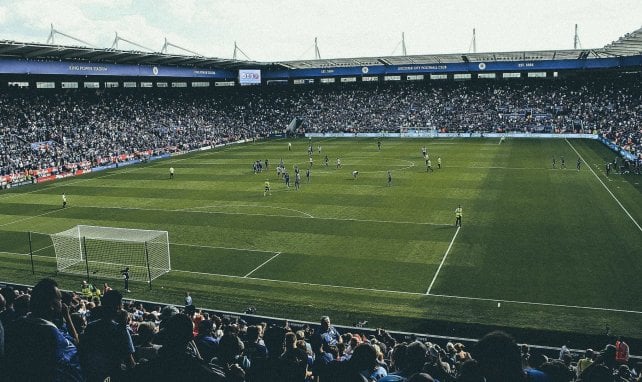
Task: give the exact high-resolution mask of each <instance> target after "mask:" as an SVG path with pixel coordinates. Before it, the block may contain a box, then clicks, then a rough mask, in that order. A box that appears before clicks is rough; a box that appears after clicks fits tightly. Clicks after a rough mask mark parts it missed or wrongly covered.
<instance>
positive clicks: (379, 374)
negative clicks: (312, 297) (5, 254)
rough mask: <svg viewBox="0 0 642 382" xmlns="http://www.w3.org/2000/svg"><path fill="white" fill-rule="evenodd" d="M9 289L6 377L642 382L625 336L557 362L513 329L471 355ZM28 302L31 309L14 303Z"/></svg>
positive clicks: (323, 324) (448, 347)
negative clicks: (521, 342) (513, 333)
mask: <svg viewBox="0 0 642 382" xmlns="http://www.w3.org/2000/svg"><path fill="white" fill-rule="evenodd" d="M0 295H1V296H2V299H0V307H1V308H2V309H1V311H0V323H1V325H2V327H4V328H5V333H4V336H5V337H4V340H5V341H4V343H5V345H6V351H5V352H4V353H3V352H2V350H3V349H0V371H1V372H0V380H3V381H5V380H6V381H14V380H23V381H84V380H87V381H98V380H99V381H105V380H111V381H148V380H149V381H175V380H179V379H181V378H187V379H188V380H194V381H196V380H198V381H200V380H203V381H239V382H240V381H264V382H284V381H285V382H288V381H302V382H303V381H320V382H327V381H331V382H343V381H346V382H347V381H382V382H390V381H433V380H434V381H444V382H448V381H496V382H505V381H560V382H561V381H564V382H570V381H618V382H620V381H628V382H632V381H640V380H642V379H641V378H642V377H640V376H639V375H638V373H639V365H638V364H635V361H634V360H633V358H631V359H629V358H628V345H626V343H625V340H624V339H621V338H620V339H618V341H617V342H615V344H605V347H604V349H603V350H601V351H593V350H591V349H589V350H587V351H586V352H585V353H584V354H577V353H573V352H571V351H570V350H569V349H568V348H567V347H566V346H565V345H564V346H562V347H561V350H560V351H559V356H557V354H555V355H553V356H551V357H550V358H549V357H547V356H545V355H544V354H543V353H541V352H537V350H535V349H532V348H529V347H528V346H525V345H523V346H521V348H520V347H519V346H518V345H517V344H516V342H515V340H514V339H513V338H512V337H511V336H509V335H508V334H506V333H504V332H492V333H488V334H487V335H485V336H483V337H482V338H481V339H480V340H479V341H478V342H477V343H475V344H471V346H470V347H471V349H470V352H469V349H467V347H466V346H465V345H464V344H462V343H453V341H443V343H441V344H439V343H436V342H427V341H419V340H415V339H411V340H408V341H403V340H399V339H398V338H396V337H395V336H393V335H391V334H390V333H388V332H386V331H385V330H381V329H378V330H377V331H376V332H374V333H373V332H368V331H364V330H360V329H359V328H352V330H350V332H345V333H343V334H340V333H339V331H338V330H337V329H335V328H334V327H333V326H332V325H331V324H330V318H329V317H322V318H321V321H320V325H319V326H311V325H303V326H301V327H295V326H293V325H292V326H290V325H289V324H287V323H286V324H285V325H269V324H267V323H265V322H257V324H250V325H248V323H247V322H245V321H244V320H243V319H230V318H229V317H219V316H217V315H215V314H213V313H210V312H205V311H202V310H196V309H195V308H194V307H193V305H190V306H186V307H184V308H183V309H182V310H179V309H178V308H176V307H174V306H165V307H162V308H161V307H160V306H150V307H146V306H145V305H144V304H141V303H136V302H133V301H129V302H128V301H123V300H122V295H121V294H120V293H119V292H118V291H116V290H111V291H109V292H107V293H105V294H104V295H103V296H102V297H101V298H99V297H96V296H94V297H92V298H86V297H85V296H84V295H83V294H82V293H80V292H64V291H63V292H61V291H60V290H59V289H58V287H57V284H56V282H55V281H54V280H51V279H43V280H41V281H40V282H39V283H38V284H37V285H36V286H35V287H34V288H33V289H31V288H18V287H17V288H15V289H14V288H12V287H8V286H6V287H4V288H2V289H1V290H0ZM21 299H22V300H24V299H30V304H29V305H28V306H29V308H27V309H24V310H22V309H19V308H18V307H17V306H16V305H18V304H16V303H11V304H7V303H6V301H16V302H17V301H19V300H21ZM159 328H160V330H159ZM339 330H342V331H343V329H339ZM107 333H109V336H108V337H105V338H103V339H102V340H98V339H99V338H100V336H104V335H106V334H107ZM1 334H2V331H0V335H1ZM335 334H336V335H337V336H335ZM0 344H3V341H2V338H0ZM625 353H626V354H625ZM3 354H4V355H3ZM548 354H549V355H551V354H550V353H548ZM625 355H626V357H624V356H625ZM106 378H107V379H106Z"/></svg>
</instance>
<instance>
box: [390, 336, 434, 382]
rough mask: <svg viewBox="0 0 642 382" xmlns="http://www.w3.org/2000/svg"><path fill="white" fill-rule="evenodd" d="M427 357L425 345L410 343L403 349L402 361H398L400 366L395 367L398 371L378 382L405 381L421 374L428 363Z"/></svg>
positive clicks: (416, 342)
mask: <svg viewBox="0 0 642 382" xmlns="http://www.w3.org/2000/svg"><path fill="white" fill-rule="evenodd" d="M400 349H403V348H400ZM399 351H402V350H399ZM427 355H428V348H427V347H426V345H424V344H423V343H421V342H419V341H415V342H413V343H411V344H410V345H408V347H407V348H406V349H405V354H404V356H403V359H402V360H400V361H399V362H400V364H398V365H397V368H400V369H398V371H396V372H393V373H391V374H388V376H386V377H384V378H382V379H381V380H380V382H396V381H405V380H406V379H408V378H409V377H410V376H411V375H413V374H416V373H419V372H421V371H422V369H423V367H424V365H425V364H426V362H427V361H428V358H427Z"/></svg>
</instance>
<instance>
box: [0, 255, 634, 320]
mask: <svg viewBox="0 0 642 382" xmlns="http://www.w3.org/2000/svg"><path fill="white" fill-rule="evenodd" d="M0 254H6V255H10V256H21V257H25V256H29V254H28V253H12V252H3V251H0ZM33 257H38V258H43V259H50V260H55V259H56V258H55V257H51V256H42V255H33ZM169 273H186V274H193V275H202V276H215V277H227V278H231V279H245V280H255V281H266V282H271V283H278V284H292V285H305V286H311V287H322V288H334V289H344V290H355V291H362V292H363V291H365V292H378V293H389V294H397V295H410V296H429V297H434V298H444V299H452V300H469V301H488V302H493V303H496V302H503V303H512V304H520V305H533V306H548V307H553V308H568V309H583V310H594V311H602V312H616V313H632V314H641V315H642V311H637V310H626V309H615V308H600V307H595V306H581V305H565V304H549V303H545V302H532V301H516V300H505V299H496V298H484V297H466V296H454V295H446V294H430V295H426V294H425V293H421V292H405V291H398V290H387V289H375V288H362V287H351V286H343V285H329V284H319V283H307V282H302V281H288V280H274V279H264V278H259V277H245V276H236V275H226V274H220V273H207V272H195V271H184V270H180V269H172V270H171V271H169Z"/></svg>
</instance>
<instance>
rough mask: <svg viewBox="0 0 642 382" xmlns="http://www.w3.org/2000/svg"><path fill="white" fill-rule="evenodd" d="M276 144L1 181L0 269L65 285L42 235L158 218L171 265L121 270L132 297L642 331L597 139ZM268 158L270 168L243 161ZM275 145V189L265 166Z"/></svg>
mask: <svg viewBox="0 0 642 382" xmlns="http://www.w3.org/2000/svg"><path fill="white" fill-rule="evenodd" d="M290 142H291V143H292V150H291V151H290V150H288V141H286V140H282V139H281V140H267V141H257V142H256V143H248V144H241V145H231V146H227V147H224V148H220V149H216V150H210V151H202V152H198V153H193V154H189V155H184V156H176V157H172V158H170V159H167V160H157V161H151V162H149V163H146V164H141V165H137V166H129V167H123V168H120V169H116V170H109V171H103V172H97V173H92V174H89V175H86V176H82V177H78V178H69V179H65V180H60V181H56V182H54V183H47V184H42V185H34V186H28V187H21V188H17V189H13V190H4V191H2V192H0V280H3V281H9V282H17V283H24V284H33V283H35V282H36V281H37V280H38V279H40V278H42V277H45V276H54V277H55V278H56V279H57V280H58V281H59V283H60V284H61V286H62V287H63V288H66V289H74V290H78V289H79V285H80V281H81V280H82V279H83V278H84V276H82V275H69V274H56V263H55V255H54V252H53V248H52V245H51V240H50V239H49V238H48V236H46V235H45V234H50V233H55V232H60V231H63V230H66V229H69V228H71V227H74V226H76V225H78V224H86V225H98V226H111V227H124V228H138V229H153V230H164V231H168V232H169V240H170V251H171V263H172V271H171V272H169V273H168V274H166V275H164V276H161V277H160V278H158V279H156V280H155V281H154V282H153V284H152V288H151V290H150V289H149V288H148V286H147V284H146V283H144V282H137V281H135V280H134V282H132V287H131V288H130V289H132V293H131V294H129V295H128V297H131V298H139V299H145V300H152V301H163V302H167V303H173V304H181V303H182V301H183V300H182V297H183V295H184V293H185V291H190V292H191V294H192V296H193V297H194V302H195V304H196V305H197V306H199V307H204V308H211V309H218V310H228V311H237V312H238V311H244V310H245V308H246V307H248V306H253V307H255V308H256V310H257V313H258V314H261V315H265V316H275V317H284V318H291V319H300V320H310V321H315V322H316V321H318V319H319V317H320V316H321V315H324V314H328V315H330V316H331V317H332V318H333V322H337V323H340V324H347V325H349V324H353V323H355V322H357V321H361V320H368V321H369V326H371V327H386V328H389V329H397V330H405V331H417V330H430V327H429V325H426V324H425V322H429V321H430V320H440V321H450V322H457V323H474V324H483V325H498V326H504V327H516V328H534V329H550V330H559V331H567V332H578V333H590V334H600V333H603V331H604V328H605V326H606V325H609V327H610V328H612V330H613V331H614V332H617V333H621V334H623V335H626V336H630V337H631V336H632V337H638V336H639V333H642V299H641V298H640V294H641V293H642V277H640V274H641V272H640V270H641V269H642V267H641V266H640V264H641V263H640V256H641V255H642V228H641V227H640V225H641V224H642V197H641V191H642V186H641V185H640V183H641V182H642V177H640V176H636V175H620V174H617V173H613V172H612V173H611V175H610V176H608V177H607V176H606V174H605V172H604V170H605V163H606V162H607V161H613V158H614V157H615V154H614V153H612V152H611V151H610V150H608V149H607V148H606V147H604V146H603V145H602V144H600V143H599V142H596V141H590V140H565V139H558V140H535V139H508V140H506V141H504V142H503V143H501V144H500V142H499V140H498V139H490V138H489V139H465V140H464V139H431V140H419V139H412V140H410V139H409V140H403V139H382V140H381V143H382V145H381V149H380V150H378V148H377V139H332V138H326V139H323V138H318V139H313V140H311V141H308V139H298V140H292V141H290ZM310 142H311V144H312V146H313V156H312V158H313V161H314V164H313V165H312V167H311V171H310V179H309V181H308V179H307V178H306V169H307V168H308V167H309V159H308V153H307V150H308V144H309V143H310ZM319 146H321V152H320V153H319ZM422 146H425V147H427V149H428V153H429V156H430V159H431V162H432V168H433V171H432V172H430V171H427V170H426V165H425V161H424V158H423V157H422V155H421V148H422ZM325 155H327V156H328V159H329V160H328V166H325V164H324V157H325ZM438 157H440V158H441V160H442V168H438V165H437V158H438ZM562 157H563V158H564V159H565V162H566V163H565V164H566V168H565V169H562V168H560V167H561V158H562ZM337 158H340V159H341V163H342V166H341V168H337V166H336V162H337ZM553 158H555V159H556V168H553V163H552V162H553V161H552V159H553ZM578 158H580V161H581V168H580V170H579V171H578V170H577V169H576V163H577V160H578ZM266 159H267V160H268V161H269V168H268V169H267V170H266V169H264V171H263V172H262V173H258V174H255V173H253V171H252V164H253V162H255V161H257V160H261V161H262V162H263V161H264V160H266ZM281 159H282V160H283V162H284V164H285V167H286V169H287V170H288V172H289V173H290V175H291V180H290V188H289V189H288V188H287V187H286V186H285V184H284V182H283V180H282V179H280V178H279V177H277V174H276V166H277V164H278V163H279V162H280V160H281ZM295 165H298V167H299V168H300V169H301V185H300V189H299V190H296V189H295V184H294V183H295V180H294V178H295V176H294V166H295ZM170 167H173V168H174V169H175V177H174V179H169V168H170ZM353 171H358V175H357V176H356V177H354V176H353ZM388 171H390V173H391V176H392V181H391V183H390V184H388V175H387V172H388ZM266 180H269V182H270V184H271V195H267V196H264V193H263V191H264V183H265V181H266ZM63 192H64V193H65V194H66V195H67V200H68V206H67V208H64V209H63V208H61V194H62V193H63ZM458 205H461V206H462V208H463V219H462V227H461V228H457V227H455V225H454V223H455V208H456V207H457V206H458ZM27 232H33V233H32V249H31V250H32V251H33V254H34V257H33V259H34V269H35V275H32V273H31V262H30V258H29V256H27V254H28V253H29V241H28V239H27V237H28V234H27ZM117 277H118V275H114V278H117ZM91 281H92V282H94V283H97V284H99V285H102V282H104V281H108V282H110V283H111V284H112V285H115V286H116V287H117V288H121V287H122V285H121V281H120V280H117V279H115V280H102V279H100V280H91ZM498 303H500V304H501V305H500V304H498Z"/></svg>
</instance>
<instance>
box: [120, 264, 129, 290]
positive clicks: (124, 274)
mask: <svg viewBox="0 0 642 382" xmlns="http://www.w3.org/2000/svg"><path fill="white" fill-rule="evenodd" d="M120 274H121V275H123V280H125V292H130V290H129V267H125V269H123V270H122V271H120Z"/></svg>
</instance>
